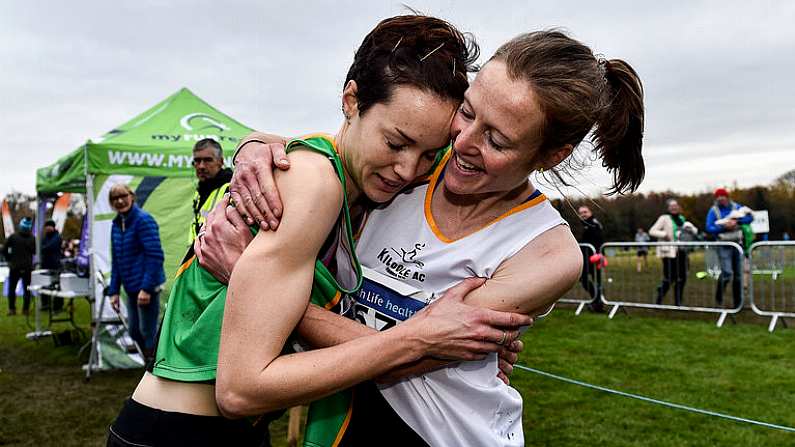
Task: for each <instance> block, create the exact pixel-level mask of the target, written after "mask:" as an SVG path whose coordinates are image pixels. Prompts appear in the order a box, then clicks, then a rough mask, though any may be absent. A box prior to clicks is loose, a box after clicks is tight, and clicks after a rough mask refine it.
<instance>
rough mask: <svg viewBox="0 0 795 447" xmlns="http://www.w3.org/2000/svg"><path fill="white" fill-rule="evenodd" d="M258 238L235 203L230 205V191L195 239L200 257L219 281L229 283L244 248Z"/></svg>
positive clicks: (210, 214)
mask: <svg viewBox="0 0 795 447" xmlns="http://www.w3.org/2000/svg"><path fill="white" fill-rule="evenodd" d="M252 239H254V236H253V235H252V234H251V230H250V229H249V227H248V225H246V223H245V222H243V218H242V217H240V214H239V213H238V212H237V210H236V209H235V207H233V206H230V205H229V195H228V194H225V195H224V197H223V199H221V202H220V203H219V204H218V205H216V206H215V208H213V209H212V211H210V213H209V214H208V215H207V220H206V221H205V222H204V226H203V227H202V229H201V231H200V232H199V236H197V237H196V240H195V241H194V242H193V251H194V252H195V253H196V258H197V259H198V261H199V264H201V266H202V267H204V269H205V270H207V271H208V272H210V273H211V274H212V275H213V276H214V277H215V278H216V279H217V280H218V281H221V282H222V283H224V284H228V283H229V277H230V276H231V275H232V269H233V268H234V266H235V263H237V260H238V259H240V255H241V254H243V250H245V249H246V246H248V244H249V243H250V242H251V240H252Z"/></svg>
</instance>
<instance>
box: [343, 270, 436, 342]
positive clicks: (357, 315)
mask: <svg viewBox="0 0 795 447" xmlns="http://www.w3.org/2000/svg"><path fill="white" fill-rule="evenodd" d="M362 273H363V275H364V280H363V281H362V288H361V289H359V291H358V292H357V293H356V295H355V296H353V297H350V296H349V297H348V298H349V306H346V307H347V308H348V313H347V314H348V316H349V317H351V318H353V319H355V320H357V321H359V322H360V323H362V324H364V325H366V326H367V327H371V328H373V329H376V330H378V331H383V330H386V329H389V328H391V327H392V326H395V325H396V324H398V323H400V322H402V321H405V320H407V319H408V318H411V316H412V315H414V314H415V313H417V312H419V311H420V310H422V309H423V308H424V307H425V306H427V305H428V304H430V303H431V302H433V300H434V296H433V294H428V293H426V292H424V291H422V290H420V289H417V288H415V287H412V286H410V285H408V284H405V283H402V282H400V281H398V280H396V279H394V278H390V277H388V276H386V275H382V274H381V273H378V272H376V271H375V270H371V269H368V268H367V267H362Z"/></svg>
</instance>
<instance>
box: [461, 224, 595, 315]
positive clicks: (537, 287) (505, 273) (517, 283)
mask: <svg viewBox="0 0 795 447" xmlns="http://www.w3.org/2000/svg"><path fill="white" fill-rule="evenodd" d="M581 273H582V252H581V251H580V249H579V246H578V245H577V241H576V240H575V239H574V236H573V235H572V234H571V231H570V230H569V228H568V227H567V226H564V225H559V226H556V227H554V228H551V229H549V230H547V231H545V232H544V233H542V234H540V235H539V236H538V237H536V238H535V239H533V240H532V241H531V242H530V243H529V244H527V245H526V246H525V247H524V248H522V249H521V250H519V251H518V252H517V253H516V254H515V255H513V256H511V257H510V258H509V259H507V260H506V261H505V262H503V263H502V264H500V266H499V267H497V270H496V271H495V272H494V275H492V277H491V278H490V279H489V280H488V281H486V283H485V284H484V285H483V286H482V287H479V288H478V289H476V290H474V291H473V292H472V293H470V294H469V295H467V298H466V300H465V301H466V302H467V303H468V304H473V305H476V306H482V307H485V308H488V309H494V310H500V311H506V312H519V313H523V314H528V315H531V316H537V315H541V314H543V313H545V312H546V311H547V310H549V308H550V307H551V306H552V304H554V303H555V301H557V300H558V299H559V298H560V297H561V296H563V294H564V293H566V292H567V291H568V290H569V289H571V287H572V286H573V285H574V283H576V282H577V280H578V279H579V277H580V274H581Z"/></svg>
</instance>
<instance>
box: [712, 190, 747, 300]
mask: <svg viewBox="0 0 795 447" xmlns="http://www.w3.org/2000/svg"><path fill="white" fill-rule="evenodd" d="M714 195H715V204H714V205H713V206H712V208H710V209H709V211H708V212H707V225H706V230H707V233H709V234H711V235H713V236H715V239H716V240H718V241H725V242H736V243H737V244H739V245H740V246H741V247H742V246H743V241H744V236H743V231H742V228H741V225H747V224H750V223H751V221H752V220H754V217H753V215H751V210H750V208H748V207H745V206H742V205H740V204H738V203H735V202H733V201H732V200H730V199H729V192H728V191H727V190H726V188H718V189H716V190H715V194H714ZM718 258H719V260H720V270H721V273H720V277H719V279H718V285H717V288H716V290H715V302H716V303H717V304H718V306H722V305H723V291H724V289H725V288H726V284H728V283H729V282H731V283H732V297H733V301H734V306H733V308H738V307H740V306H742V287H743V285H742V277H743V276H742V275H743V271H742V256H740V252H738V251H737V250H736V249H734V248H733V247H729V246H725V247H718Z"/></svg>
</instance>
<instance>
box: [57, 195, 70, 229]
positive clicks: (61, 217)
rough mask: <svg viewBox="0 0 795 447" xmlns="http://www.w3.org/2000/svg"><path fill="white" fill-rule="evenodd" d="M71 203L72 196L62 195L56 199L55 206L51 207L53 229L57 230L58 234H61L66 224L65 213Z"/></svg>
mask: <svg viewBox="0 0 795 447" xmlns="http://www.w3.org/2000/svg"><path fill="white" fill-rule="evenodd" d="M71 201H72V194H70V193H68V192H67V193H64V194H63V195H61V197H58V200H56V201H55V205H53V207H52V220H54V221H55V229H56V230H58V232H59V233H63V226H64V224H65V223H66V212H67V211H68V210H69V203H71Z"/></svg>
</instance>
